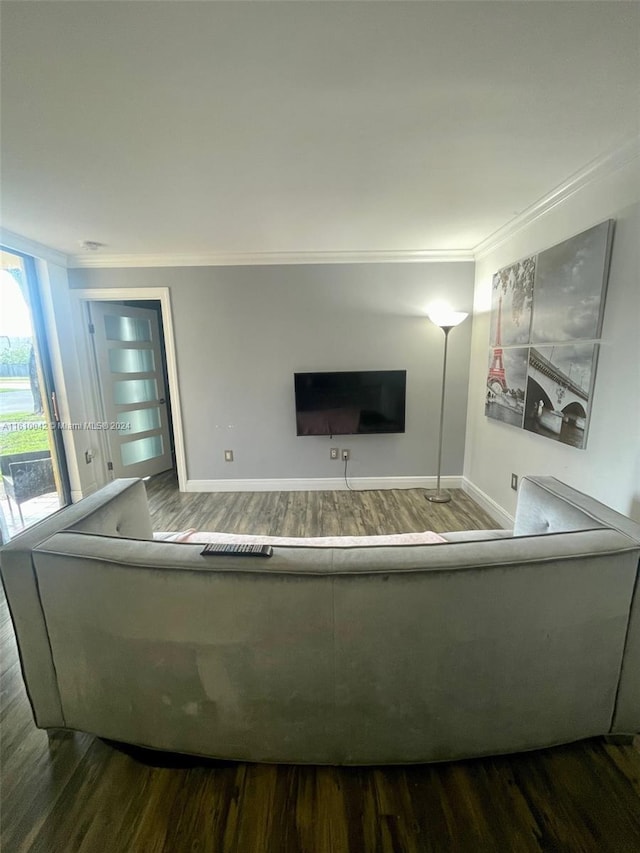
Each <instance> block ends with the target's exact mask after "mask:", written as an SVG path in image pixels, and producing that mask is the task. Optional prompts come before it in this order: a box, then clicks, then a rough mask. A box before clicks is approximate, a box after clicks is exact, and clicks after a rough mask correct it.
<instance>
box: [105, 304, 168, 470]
mask: <svg viewBox="0 0 640 853" xmlns="http://www.w3.org/2000/svg"><path fill="white" fill-rule="evenodd" d="M158 307H159V306H156V307H155V308H151V307H149V308H141V307H138V306H133V305H118V304H115V303H107V302H91V303H90V305H89V315H90V327H89V328H90V329H92V330H93V331H92V332H91V336H92V341H93V349H94V353H95V357H96V369H97V373H98V376H99V379H100V381H99V393H100V397H101V403H102V413H103V417H101V418H100V420H103V421H106V422H109V423H110V422H118V423H121V424H123V425H126V428H123V429H119V430H105V431H104V433H103V434H102V439H103V443H104V444H105V445H108V446H105V448H104V453H105V459H106V460H108V462H109V472H110V475H111V476H112V477H113V478H116V477H152V476H154V475H156V474H160V473H161V472H162V471H167V470H168V469H169V468H171V467H172V465H173V456H172V448H171V434H170V430H169V413H168V410H167V403H168V400H167V387H166V378H165V372H164V369H163V356H162V335H161V325H160V319H159V316H158V310H157V308H158Z"/></svg>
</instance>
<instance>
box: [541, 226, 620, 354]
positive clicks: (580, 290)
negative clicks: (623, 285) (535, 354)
mask: <svg viewBox="0 0 640 853" xmlns="http://www.w3.org/2000/svg"><path fill="white" fill-rule="evenodd" d="M612 233H613V220H608V221H606V222H601V223H600V225H596V226H595V227H594V228H589V230H588V231H583V232H582V234H577V235H576V236H575V237H571V239H569V240H565V241H564V242H563V243H558V245H557V246H553V248H551V249H547V250H546V251H544V252H540V254H539V255H538V260H537V263H536V275H535V297H534V299H533V316H532V320H531V343H532V344H543V343H561V342H563V341H567V342H570V341H577V340H582V341H592V340H595V339H597V338H599V337H600V332H601V330H602V314H603V308H604V297H605V286H606V280H607V276H606V274H605V273H606V270H607V268H608V266H609V253H610V249H611V236H612Z"/></svg>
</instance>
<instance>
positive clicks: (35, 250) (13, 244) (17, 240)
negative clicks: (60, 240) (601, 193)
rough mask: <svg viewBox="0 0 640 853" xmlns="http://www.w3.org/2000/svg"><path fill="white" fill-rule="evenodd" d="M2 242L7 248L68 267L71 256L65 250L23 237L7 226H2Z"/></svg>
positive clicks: (0, 242)
mask: <svg viewBox="0 0 640 853" xmlns="http://www.w3.org/2000/svg"><path fill="white" fill-rule="evenodd" d="M0 244H1V245H3V246H6V248H7V249H13V250H14V251H15V252H22V254H23V255H30V256H31V257H32V258H38V259H39V260H41V261H48V262H49V263H50V264H57V266H59V267H65V268H66V267H67V266H68V264H69V258H68V257H67V255H65V254H64V253H63V252H58V251H57V250H56V249H51V248H49V246H45V245H43V244H42V243H38V242H37V241H36V240H30V239H29V238H28V237H21V236H20V234H14V233H13V231H9V230H8V229H7V228H0Z"/></svg>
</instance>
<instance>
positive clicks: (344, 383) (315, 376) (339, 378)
mask: <svg viewBox="0 0 640 853" xmlns="http://www.w3.org/2000/svg"><path fill="white" fill-rule="evenodd" d="M294 382H295V400H296V425H297V434H298V435H357V434H367V435H371V434H373V433H395V432H404V422H405V398H406V389H407V371H406V370H358V371H338V372H334V373H296V374H295V375H294Z"/></svg>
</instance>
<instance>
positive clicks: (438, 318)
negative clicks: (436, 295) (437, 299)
mask: <svg viewBox="0 0 640 853" xmlns="http://www.w3.org/2000/svg"><path fill="white" fill-rule="evenodd" d="M427 316H428V317H429V319H430V320H431V322H432V323H435V325H436V326H440V328H441V329H447V328H448V329H450V328H451V327H452V326H457V325H459V324H460V323H462V321H463V320H466V318H467V317H468V316H469V315H468V313H467V312H466V311H452V310H451V309H449V308H437V309H434V310H433V311H430V312H429V314H428V315H427Z"/></svg>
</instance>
